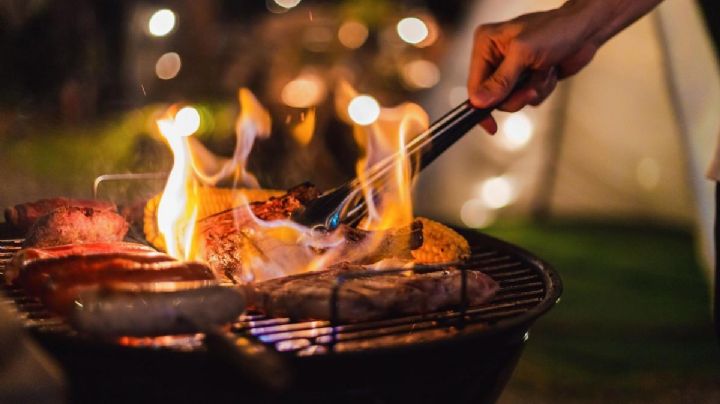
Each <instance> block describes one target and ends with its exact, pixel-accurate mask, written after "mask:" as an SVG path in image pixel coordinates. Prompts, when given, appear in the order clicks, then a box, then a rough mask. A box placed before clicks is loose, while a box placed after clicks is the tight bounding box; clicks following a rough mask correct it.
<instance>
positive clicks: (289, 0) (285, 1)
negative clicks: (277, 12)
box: [273, 0, 300, 10]
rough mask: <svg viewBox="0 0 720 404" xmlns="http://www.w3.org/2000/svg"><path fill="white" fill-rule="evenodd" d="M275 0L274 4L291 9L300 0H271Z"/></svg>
mask: <svg viewBox="0 0 720 404" xmlns="http://www.w3.org/2000/svg"><path fill="white" fill-rule="evenodd" d="M273 1H275V4H277V5H278V6H280V7H282V8H284V9H288V10H289V9H291V8H294V7H295V6H297V5H298V4H300V0H273Z"/></svg>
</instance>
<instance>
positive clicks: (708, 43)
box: [0, 0, 720, 403]
mask: <svg viewBox="0 0 720 404" xmlns="http://www.w3.org/2000/svg"><path fill="white" fill-rule="evenodd" d="M560 4H562V1H551V0H547V1H544V0H543V1H537V0H533V1H530V0H476V1H460V0H413V1H388V0H363V1H350V0H346V1H313V0H265V1H263V0H257V1H254V2H240V1H231V0H194V1H190V0H187V1H91V0H66V1H51V0H0V55H2V56H1V59H0V60H1V62H0V82H1V83H2V85H0V176H1V178H0V206H7V205H12V204H15V203H20V202H24V201H28V200H34V199H38V198H41V197H50V196H58V195H64V196H73V197H91V196H92V184H93V180H94V179H95V177H97V176H98V175H101V174H108V173H158V172H160V173H162V172H167V171H168V170H169V168H170V166H171V164H172V156H171V154H170V151H169V149H168V147H167V145H166V144H165V143H164V142H163V141H162V138H161V136H160V135H159V134H158V132H157V128H156V126H155V119H157V117H158V116H159V114H161V113H162V112H163V111H165V109H166V108H167V107H168V106H169V105H171V104H178V103H179V104H182V105H185V106H189V107H191V108H193V109H194V111H196V112H197V114H196V116H197V124H198V130H197V132H196V134H195V136H196V137H197V138H198V139H200V140H201V141H202V143H204V144H205V145H206V146H207V147H208V148H209V149H210V150H211V151H213V152H215V153H217V154H219V155H222V156H226V157H229V156H230V155H231V154H232V152H233V150H234V148H235V119H236V116H237V114H238V89H239V88H241V87H246V88H249V89H250V90H251V91H252V92H253V93H254V94H255V95H256V97H257V98H258V100H259V101H260V102H261V103H262V104H263V105H264V106H265V107H266V108H267V109H268V110H269V112H270V114H271V116H272V121H273V122H272V124H273V130H272V135H271V136H270V137H269V138H267V139H259V140H258V141H257V142H256V143H255V146H254V148H253V151H252V153H251V155H250V158H249V162H248V164H249V170H250V171H251V172H253V173H254V174H255V175H256V176H257V177H258V180H259V182H260V184H261V185H262V186H264V187H268V188H286V187H289V186H292V185H295V184H297V183H300V182H302V181H305V180H310V181H312V182H314V183H315V184H317V185H318V186H320V187H321V188H329V187H331V186H333V185H337V184H339V183H341V182H343V181H345V180H347V179H348V178H350V177H352V176H354V175H355V161H356V159H357V157H358V154H359V150H358V146H357V145H356V144H355V141H354V139H353V129H352V127H351V126H350V125H348V124H347V123H346V122H344V121H343V119H341V118H340V117H339V116H338V113H337V111H336V108H335V102H336V101H335V100H336V97H335V95H336V93H337V87H338V84H339V83H340V82H341V80H345V81H347V82H348V83H350V84H351V85H352V86H353V87H354V88H355V89H356V90H357V91H358V92H359V93H362V94H367V95H370V96H371V97H373V99H375V100H376V101H377V102H378V103H379V104H380V105H382V106H386V107H390V106H394V105H398V104H400V103H403V102H406V101H412V102H416V103H418V104H419V105H420V106H422V107H423V108H424V109H425V110H426V111H427V112H428V114H429V116H430V118H431V119H434V118H438V117H439V116H441V115H442V114H443V113H444V112H446V111H448V110H449V109H450V108H452V107H453V106H455V105H457V104H459V103H461V102H462V101H464V100H465V99H466V97H467V93H466V89H465V81H466V78H467V68H468V64H469V54H470V49H471V44H472V32H473V29H474V28H475V27H476V26H477V25H478V24H482V23H487V22H493V21H500V20H504V19H508V18H512V17H514V16H517V15H519V14H522V13H525V12H529V11H537V10H542V9H548V8H552V7H556V6H559V5H560ZM717 9H718V6H717V5H715V4H713V2H711V1H699V2H696V1H687V0H667V1H666V2H665V3H663V5H662V6H661V7H660V8H659V9H658V10H656V11H655V12H653V13H652V14H651V15H649V16H647V17H645V18H644V19H642V20H641V21H639V22H638V23H637V24H635V25H634V26H632V27H631V28H630V29H628V30H626V31H625V32H623V33H622V34H620V35H619V36H618V37H616V38H614V39H613V40H611V41H610V43H608V44H607V46H605V47H604V48H603V49H602V50H601V51H600V52H599V53H598V55H597V56H596V58H595V60H594V61H593V63H592V64H591V65H590V66H589V67H588V68H587V69H586V70H584V71H583V72H582V73H580V74H579V75H577V76H576V77H573V78H571V79H569V80H566V81H565V82H563V83H562V84H561V85H560V86H559V88H558V90H557V91H556V92H555V93H554V95H553V96H552V97H551V98H550V99H548V100H547V102H546V103H544V104H543V105H542V106H540V107H538V108H529V109H526V110H523V111H521V112H519V113H516V114H512V115H508V114H497V118H498V120H499V123H500V132H499V133H498V135H497V136H495V137H490V136H487V135H486V134H485V133H483V132H482V131H481V130H480V129H476V130H474V131H472V132H471V133H469V134H468V135H467V136H466V137H465V138H464V139H463V140H461V141H460V142H459V144H457V145H456V146H454V147H453V148H452V149H450V150H449V151H448V152H447V153H446V154H445V155H443V156H442V157H441V158H440V159H438V160H437V161H436V162H435V163H434V164H433V165H432V166H431V167H430V168H428V169H427V170H426V171H424V172H423V174H422V175H421V176H420V178H419V179H418V182H417V184H416V187H415V207H416V212H417V213H418V214H422V215H427V216H430V217H434V218H437V219H441V220H443V221H445V222H447V223H450V224H454V225H457V226H465V227H471V228H477V229H478V230H479V231H484V232H488V233H490V234H493V235H495V236H498V237H500V238H503V239H505V240H508V241H511V242H514V243H518V244H520V245H521V246H524V247H526V248H528V249H529V250H531V251H532V252H533V253H536V254H537V255H539V256H540V257H542V258H543V259H545V260H547V261H549V262H550V263H552V264H553V265H554V266H555V267H556V268H557V269H558V270H559V272H560V273H561V276H562V277H563V280H564V282H565V293H564V296H563V300H562V302H561V304H559V305H558V306H557V307H556V308H555V309H554V310H553V311H552V312H551V313H550V314H549V315H548V316H546V317H544V318H543V319H542V320H541V321H540V323H539V324H537V325H536V327H535V328H534V329H533V333H532V335H531V336H530V340H529V344H528V347H527V350H526V353H525V355H524V356H523V358H522V359H521V363H520V365H519V367H518V369H517V370H516V373H515V376H514V378H513V379H512V381H511V384H510V385H509V386H508V389H507V390H506V392H505V393H504V395H503V397H502V398H501V402H502V403H526V402H537V403H545V402H547V403H558V402H573V403H574V402H578V403H590V402H593V403H594V402H606V401H607V400H610V399H615V400H619V401H620V402H668V403H670V402H693V403H695V402H718V401H720V384H718V383H717V381H718V380H720V350H719V349H718V342H717V340H716V339H715V338H714V336H713V333H712V326H711V313H710V299H709V291H710V288H711V283H710V279H711V274H712V271H711V267H710V265H709V263H710V262H712V261H711V260H712V256H711V253H710V249H709V246H710V241H711V225H712V220H713V209H712V206H713V205H712V204H713V202H712V196H711V195H712V185H713V184H712V183H711V182H709V181H707V180H705V179H704V172H705V168H706V167H707V165H708V164H709V160H710V156H711V154H712V151H713V150H714V147H715V142H716V138H717V135H718V133H719V132H720V130H719V129H720V114H718V113H717V111H719V110H720V71H719V70H718V65H717V60H716V47H715V46H716V45H715V44H716V42H715V40H716V39H717V37H718V30H719V29H720V28H719V26H720V17H719V16H720V14H718V11H717ZM143 187H145V192H147V193H148V194H151V193H153V192H158V191H159V190H160V189H161V188H162V182H161V181H155V182H154V183H153V181H147V184H143ZM116 191H117V190H116ZM121 191H125V189H122V190H121ZM105 192H107V196H109V197H113V195H116V194H117V193H116V194H113V193H112V192H113V191H112V189H108V190H105ZM117 192H120V191H117Z"/></svg>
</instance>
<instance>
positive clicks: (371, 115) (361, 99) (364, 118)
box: [348, 95, 380, 125]
mask: <svg viewBox="0 0 720 404" xmlns="http://www.w3.org/2000/svg"><path fill="white" fill-rule="evenodd" d="M348 115H350V119H352V121H353V122H355V123H356V124H358V125H370V124H372V123H373V122H375V121H377V119H378V117H380V104H378V102H377V100H375V98H373V97H371V96H369V95H358V96H357V97H355V98H353V99H352V101H350V104H349V105H348Z"/></svg>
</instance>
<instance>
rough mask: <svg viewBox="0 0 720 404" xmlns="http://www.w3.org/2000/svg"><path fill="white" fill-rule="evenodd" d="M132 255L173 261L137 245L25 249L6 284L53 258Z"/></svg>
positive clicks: (17, 256)
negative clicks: (27, 269) (30, 267)
mask: <svg viewBox="0 0 720 404" xmlns="http://www.w3.org/2000/svg"><path fill="white" fill-rule="evenodd" d="M114 254H132V255H136V256H141V257H164V258H165V259H166V260H168V261H169V260H172V258H170V257H169V256H167V255H165V254H163V253H159V252H157V251H155V250H154V249H152V248H150V247H147V246H145V245H142V244H137V243H125V242H116V243H87V244H65V245H59V246H53V247H44V248H25V249H22V250H20V251H18V252H17V253H16V254H15V255H14V256H13V258H12V260H11V261H10V262H9V263H8V265H7V267H6V268H5V282H7V283H12V282H14V281H15V279H17V277H18V275H19V273H20V271H22V270H23V269H24V268H25V267H26V266H27V265H29V264H30V263H33V262H36V261H40V260H47V259H52V258H62V257H69V256H90V255H114Z"/></svg>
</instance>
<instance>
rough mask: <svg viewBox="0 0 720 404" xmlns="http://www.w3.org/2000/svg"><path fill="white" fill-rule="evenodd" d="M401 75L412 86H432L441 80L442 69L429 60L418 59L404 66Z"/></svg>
mask: <svg viewBox="0 0 720 404" xmlns="http://www.w3.org/2000/svg"><path fill="white" fill-rule="evenodd" d="M401 76H402V79H403V81H404V82H405V84H407V85H408V86H409V87H411V88H416V89H422V88H430V87H433V86H435V85H436V84H437V83H438V82H439V81H440V69H438V67H437V65H435V63H433V62H431V61H429V60H424V59H418V60H413V61H412V62H409V63H407V64H406V65H405V66H403V68H402V71H401Z"/></svg>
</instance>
